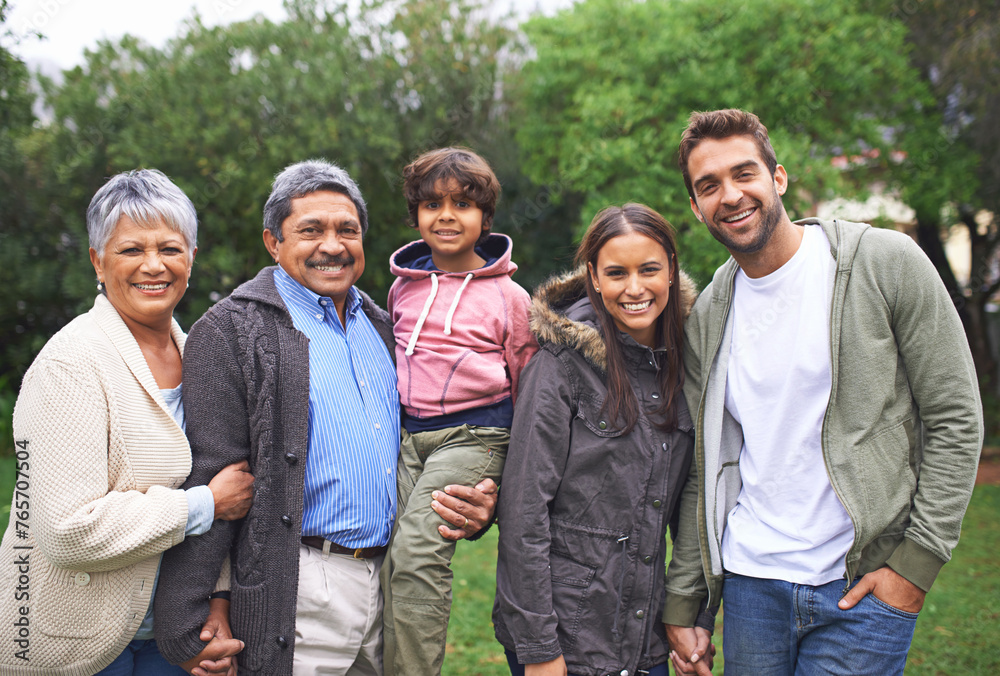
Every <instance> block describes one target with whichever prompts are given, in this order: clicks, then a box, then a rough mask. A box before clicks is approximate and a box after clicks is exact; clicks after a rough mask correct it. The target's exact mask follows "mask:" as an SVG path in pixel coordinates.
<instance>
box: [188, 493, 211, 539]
mask: <svg viewBox="0 0 1000 676" xmlns="http://www.w3.org/2000/svg"><path fill="white" fill-rule="evenodd" d="M184 495H185V497H186V498H187V503H188V518H187V526H186V527H185V528H184V535H185V536H189V535H202V534H203V533H207V532H208V530H209V529H210V528H211V527H212V521H213V520H214V517H215V497H214V496H213V495H212V489H211V488H209V487H208V486H194V487H193V488H188V489H185V491H184Z"/></svg>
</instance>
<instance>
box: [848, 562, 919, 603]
mask: <svg viewBox="0 0 1000 676" xmlns="http://www.w3.org/2000/svg"><path fill="white" fill-rule="evenodd" d="M869 593H870V594H872V595H873V596H874V597H875V598H877V599H878V600H879V601H881V602H882V603H885V604H887V605H890V606H892V607H893V608H896V609H897V610H902V611H905V612H907V613H919V612H920V609H921V608H923V607H924V597H925V596H926V595H927V592H925V591H924V590H923V589H921V588H920V587H918V586H917V585H915V584H913V583H912V582H910V581H909V580H907V579H906V578H905V577H903V576H902V575H900V574H899V573H897V572H896V571H894V570H893V569H892V568H890V567H889V566H883V567H882V568H879V569H878V570H874V571H872V572H870V573H868V574H867V575H865V576H863V577H862V578H861V579H860V580H858V583H857V584H856V585H854V588H853V589H852V590H851V591H849V592H847V594H846V595H845V596H844V598H842V599H840V603H838V604H837V605H838V606H839V607H840V609H841V610H848V609H850V608H853V607H854V606H855V605H857V604H858V602H859V601H860V600H861V599H863V598H864V597H865V595H866V594H869Z"/></svg>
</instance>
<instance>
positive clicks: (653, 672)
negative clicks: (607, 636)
mask: <svg viewBox="0 0 1000 676" xmlns="http://www.w3.org/2000/svg"><path fill="white" fill-rule="evenodd" d="M503 652H504V655H505V656H506V657H507V666H509V667H510V676H524V665H523V664H521V663H520V662H518V661H517V655H516V654H514V653H512V652H511V651H509V650H504V651H503ZM647 675H648V676H670V674H669V673H668V672H667V663H666V662H664V663H663V664H657V665H656V666H655V667H653V668H652V669H650V670H649V671H640V672H639V675H638V676H647ZM568 676H575V675H574V674H569V675H568Z"/></svg>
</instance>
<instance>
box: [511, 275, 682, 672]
mask: <svg viewBox="0 0 1000 676" xmlns="http://www.w3.org/2000/svg"><path fill="white" fill-rule="evenodd" d="M584 283H585V270H584V269H582V268H581V269H578V270H577V271H575V272H573V273H570V274H567V275H564V276H562V277H558V278H554V279H552V280H550V281H549V282H547V283H546V284H545V285H543V286H542V287H541V288H540V289H539V290H538V291H537V293H536V294H535V297H534V299H533V302H532V310H531V328H532V331H533V332H534V333H535V336H536V337H537V338H538V342H539V344H540V346H541V349H540V351H539V352H538V354H536V355H535V357H534V358H533V359H532V360H531V362H530V363H529V364H528V366H527V368H526V369H525V370H524V372H523V374H522V377H521V386H520V390H519V396H518V406H517V407H516V409H515V411H514V424H513V427H512V429H511V443H510V449H509V451H508V456H507V465H506V467H505V470H504V476H503V491H502V499H501V500H500V506H499V509H498V517H499V522H500V554H499V559H498V563H497V595H496V603H495V605H494V609H493V620H494V624H495V627H496V636H497V639H498V640H499V641H500V643H502V644H503V645H504V647H506V648H507V649H508V650H512V651H514V652H516V653H517V657H518V660H519V661H520V662H521V663H522V664H532V663H536V662H544V661H547V660H551V659H554V658H556V657H558V656H559V655H560V654H561V655H563V656H564V658H565V660H566V663H567V666H568V668H569V671H570V672H571V673H575V674H581V675H584V676H598V675H603V674H608V673H615V674H617V673H625V672H624V671H623V670H628V673H632V674H634V673H636V670H637V669H648V668H649V667H651V666H654V665H657V664H661V663H663V662H666V661H667V656H668V653H669V648H668V647H667V643H666V638H665V635H664V630H663V624H662V623H661V621H660V618H661V616H662V612H663V604H664V596H665V592H664V577H665V556H666V532H667V527H668V524H669V523H670V521H671V520H672V519H673V517H674V509H675V506H676V504H677V500H678V498H679V497H680V493H681V489H682V487H683V483H684V480H685V478H686V477H687V475H688V469H689V467H690V464H691V454H692V449H693V442H694V439H693V426H692V423H691V417H690V415H689V414H688V410H687V405H686V404H685V401H684V398H683V396H681V397H679V398H678V400H677V407H678V410H677V412H678V427H677V429H676V430H675V431H672V432H664V431H663V430H660V429H658V428H656V427H655V426H654V425H653V421H652V420H651V417H652V415H653V413H654V412H655V411H657V410H658V409H659V408H660V406H661V404H662V400H661V399H660V395H659V392H658V390H657V386H656V369H657V365H656V364H657V361H658V359H659V354H658V353H659V352H660V351H659V350H658V351H654V350H651V349H649V348H647V347H644V346H642V345H639V344H638V343H636V342H635V341H634V340H632V338H630V337H629V336H627V335H626V334H624V333H619V335H618V339H619V340H621V341H622V345H623V347H624V354H625V360H626V363H627V366H628V373H629V380H630V382H631V384H632V387H633V389H634V392H635V394H636V397H637V398H638V401H639V408H640V411H641V413H640V417H639V420H638V422H637V423H636V425H635V426H634V427H633V429H632V431H631V432H629V433H628V434H625V433H623V430H622V429H619V428H618V427H616V426H615V425H614V424H612V422H611V421H610V420H609V419H608V418H607V415H606V413H604V412H602V410H601V409H602V404H603V403H604V399H605V397H606V396H607V388H606V380H607V377H606V374H605V372H606V350H605V344H604V341H603V339H602V337H601V334H600V330H599V328H598V323H597V321H598V320H597V316H596V314H595V311H594V308H593V306H592V305H591V304H590V301H589V300H588V299H587V296H586V291H585V287H584ZM673 290H674V291H677V290H678V287H674V288H673ZM679 291H680V295H681V302H682V303H684V307H685V314H686V311H687V310H688V309H690V306H691V304H692V303H693V302H694V299H695V296H696V295H697V294H696V291H695V289H694V285H693V284H692V283H691V282H690V280H689V279H688V278H687V277H686V276H685V275H684V274H683V273H681V275H680V286H679ZM669 349H678V350H679V349H681V346H680V345H674V346H670V348H669Z"/></svg>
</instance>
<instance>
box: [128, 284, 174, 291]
mask: <svg viewBox="0 0 1000 676" xmlns="http://www.w3.org/2000/svg"><path fill="white" fill-rule="evenodd" d="M132 286H134V287H135V288H137V289H142V290H143V291H162V290H163V289H165V288H167V286H168V285H167V283H166V282H160V283H159V284H133V285H132Z"/></svg>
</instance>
